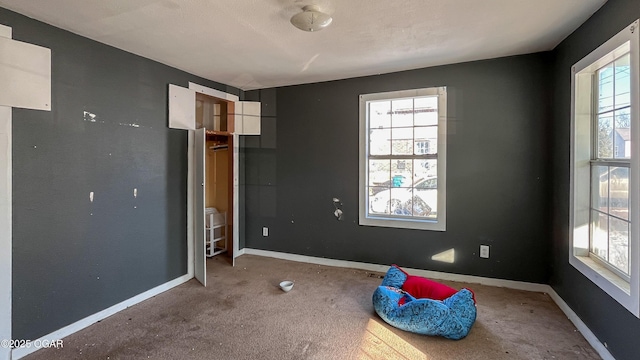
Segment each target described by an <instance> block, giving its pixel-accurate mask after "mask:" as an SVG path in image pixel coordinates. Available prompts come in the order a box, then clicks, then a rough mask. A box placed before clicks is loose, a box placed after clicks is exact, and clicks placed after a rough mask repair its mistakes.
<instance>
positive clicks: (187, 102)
mask: <svg viewBox="0 0 640 360" xmlns="http://www.w3.org/2000/svg"><path fill="white" fill-rule="evenodd" d="M169 127H170V128H172V129H184V130H195V129H196V92H195V91H194V90H191V89H187V88H183V87H180V86H177V85H173V84H169Z"/></svg>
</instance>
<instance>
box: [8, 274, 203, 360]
mask: <svg viewBox="0 0 640 360" xmlns="http://www.w3.org/2000/svg"><path fill="white" fill-rule="evenodd" d="M192 278H193V276H189V274H186V275H183V276H181V277H179V278H176V279H174V280H171V281H169V282H166V283H164V284H162V285H158V286H156V287H154V288H153V289H150V290H147V291H145V292H143V293H142V294H139V295H136V296H134V297H132V298H130V299H127V300H125V301H123V302H121V303H118V304H115V305H113V306H111V307H110V308H107V309H104V310H102V311H100V312H98V313H95V314H93V315H90V316H87V317H86V318H84V319H81V320H78V321H76V322H74V323H73V324H70V325H67V326H65V327H63V328H62V329H59V330H56V331H54V332H52V333H50V334H47V335H45V336H43V337H41V338H39V339H37V340H34V341H32V342H31V343H32V344H33V343H41V342H43V341H45V340H60V339H62V338H64V337H66V336H69V335H71V334H73V333H75V332H77V331H80V330H82V329H84V328H86V327H88V326H90V325H93V324H95V323H96V322H98V321H100V320H103V319H106V318H107V317H109V316H111V315H113V314H115V313H117V312H119V311H122V310H124V309H126V308H128V307H130V306H133V305H135V304H138V303H140V302H143V301H144V300H147V299H149V298H151V297H153V296H156V295H158V294H160V293H162V292H165V291H167V290H169V289H171V288H174V287H176V286H178V285H180V284H183V283H185V282H187V281H189V280H190V279H192ZM37 350H39V349H38V348H33V347H31V348H16V349H13V350H12V351H11V359H20V358H22V357H25V356H27V355H29V354H31V353H33V352H36V351H37Z"/></svg>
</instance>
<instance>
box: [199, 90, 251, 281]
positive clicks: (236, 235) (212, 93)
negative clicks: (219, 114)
mask: <svg viewBox="0 0 640 360" xmlns="http://www.w3.org/2000/svg"><path fill="white" fill-rule="evenodd" d="M189 89H190V90H193V91H195V92H198V93H202V94H205V95H209V96H213V97H217V98H219V99H223V100H227V101H231V102H237V101H240V98H239V97H238V96H237V95H233V94H229V93H226V92H223V91H220V90H215V89H211V88H208V87H206V86H202V85H199V84H196V83H193V82H189ZM194 107H195V102H194ZM239 143H240V141H239V135H238V134H233V195H232V196H233V210H232V211H233V217H232V218H233V224H232V229H233V230H232V235H233V236H232V239H233V240H232V247H233V253H232V256H231V262H232V265H235V258H236V257H238V255H239V246H240V245H239V244H240V237H239V229H240V226H239V224H238V222H239V221H240V219H239V217H238V214H239V204H238V200H239V198H240V196H239V193H238V171H239V168H240V165H239V162H238V160H239V158H238V153H239V148H238V146H239ZM187 147H188V148H187V163H188V168H187V274H188V275H189V277H195V260H196V259H195V248H196V243H195V241H196V239H195V236H194V234H195V233H194V231H195V230H196V229H195V228H194V226H193V224H194V220H195V219H194V216H195V212H194V206H195V204H194V199H195V198H194V196H195V191H194V179H195V168H194V165H195V156H194V151H195V135H194V131H192V130H190V131H189V135H188V145H187ZM205 273H206V260H205Z"/></svg>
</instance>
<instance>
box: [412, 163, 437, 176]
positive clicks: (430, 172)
mask: <svg viewBox="0 0 640 360" xmlns="http://www.w3.org/2000/svg"><path fill="white" fill-rule="evenodd" d="M413 172H414V175H415V177H416V179H424V178H426V177H435V176H437V175H438V160H435V159H433V160H422V159H416V160H414V166H413Z"/></svg>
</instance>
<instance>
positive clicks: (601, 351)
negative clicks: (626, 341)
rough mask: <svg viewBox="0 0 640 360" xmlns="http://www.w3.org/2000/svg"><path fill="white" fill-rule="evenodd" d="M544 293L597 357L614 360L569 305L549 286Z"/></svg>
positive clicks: (603, 359)
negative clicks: (565, 316)
mask: <svg viewBox="0 0 640 360" xmlns="http://www.w3.org/2000/svg"><path fill="white" fill-rule="evenodd" d="M547 286H548V285H547ZM546 293H547V294H549V296H550V297H551V299H553V301H555V303H556V305H558V307H559V308H560V310H562V312H564V314H565V315H567V318H569V320H571V322H572V323H573V325H574V326H575V327H576V329H578V331H580V333H581V334H582V336H584V338H585V339H586V340H587V342H588V343H589V344H590V345H591V346H592V347H593V348H594V349H595V350H596V352H597V353H598V355H600V357H601V358H602V360H615V358H614V357H613V355H611V353H610V352H609V350H607V348H606V347H605V346H604V345H603V344H602V343H601V342H600V340H598V338H597V337H596V336H595V335H594V334H593V333H592V332H591V330H590V329H589V327H587V325H586V324H585V323H584V322H582V320H580V317H578V314H576V313H575V312H574V311H573V310H572V309H571V308H570V307H569V305H567V303H566V302H564V300H562V298H561V297H560V295H558V293H556V291H555V290H553V288H552V287H551V286H549V290H548V291H546Z"/></svg>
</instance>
